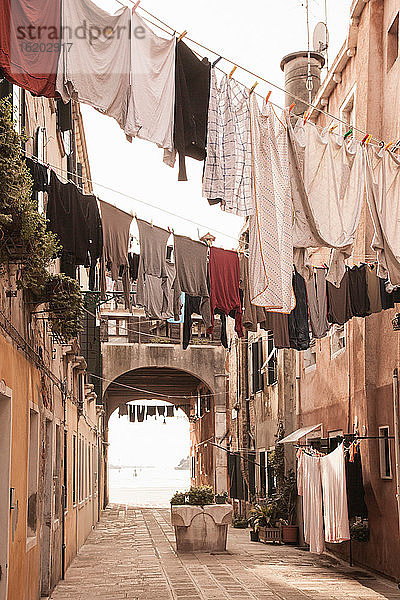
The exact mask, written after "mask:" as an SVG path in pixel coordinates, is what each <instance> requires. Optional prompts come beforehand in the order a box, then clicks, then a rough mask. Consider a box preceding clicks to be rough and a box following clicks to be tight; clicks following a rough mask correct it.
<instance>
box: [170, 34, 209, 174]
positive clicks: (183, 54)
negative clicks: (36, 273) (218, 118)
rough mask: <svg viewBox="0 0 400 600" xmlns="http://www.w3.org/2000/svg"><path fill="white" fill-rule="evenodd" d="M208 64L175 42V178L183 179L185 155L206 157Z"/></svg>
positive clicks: (187, 48)
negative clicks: (177, 167)
mask: <svg viewBox="0 0 400 600" xmlns="http://www.w3.org/2000/svg"><path fill="white" fill-rule="evenodd" d="M210 73H211V64H210V62H209V61H208V59H207V58H203V60H200V59H199V58H197V56H196V55H195V54H194V52H192V50H191V49H190V48H189V47H188V46H186V44H185V42H182V41H180V42H178V43H177V45H176V58H175V125H174V146H175V149H176V150H177V152H178V154H179V175H178V179H179V181H187V175H186V162H185V157H186V156H190V157H191V158H195V159H196V160H204V159H205V157H206V141H207V120H208V101H209V95H210Z"/></svg>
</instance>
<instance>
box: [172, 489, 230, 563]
mask: <svg viewBox="0 0 400 600" xmlns="http://www.w3.org/2000/svg"><path fill="white" fill-rule="evenodd" d="M214 498H215V493H214V490H213V488H212V487H210V486H199V487H191V488H190V490H188V491H187V492H184V493H182V492H176V494H174V496H173V497H172V498H171V523H172V525H173V526H174V529H175V539H176V549H177V551H178V552H223V551H225V550H226V538H227V533H228V525H229V523H231V522H232V513H233V508H232V506H231V505H230V504H226V503H225V504H215V503H214V502H215V500H214Z"/></svg>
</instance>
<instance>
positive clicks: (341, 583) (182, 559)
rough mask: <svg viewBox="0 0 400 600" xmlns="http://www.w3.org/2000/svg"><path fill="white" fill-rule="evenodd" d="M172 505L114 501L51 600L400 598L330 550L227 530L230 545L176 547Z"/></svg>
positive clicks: (391, 587)
mask: <svg viewBox="0 0 400 600" xmlns="http://www.w3.org/2000/svg"><path fill="white" fill-rule="evenodd" d="M169 514H170V513H169V509H164V508H163V509H141V508H134V507H128V506H126V505H116V504H114V505H110V506H109V507H108V508H107V509H106V510H105V511H104V513H103V516H102V519H101V520H100V522H99V524H98V525H97V527H96V528H95V530H94V531H93V532H92V533H91V534H90V536H89V538H88V540H87V542H86V543H85V544H84V546H83V547H82V549H81V551H80V553H79V554H78V556H77V557H76V558H75V559H74V561H73V563H72V565H71V567H70V568H69V570H68V572H67V574H66V578H65V581H61V582H60V583H59V584H58V586H57V587H56V589H55V591H54V592H53V594H52V596H51V600H70V599H71V598H73V599H74V600H92V599H93V600H94V599H96V598H101V599H102V600H120V599H122V598H129V599H130V600H139V599H140V600H153V599H157V600H167V599H168V600H169V599H174V600H176V599H179V600H186V599H189V598H190V599H191V600H200V599H201V600H214V599H215V600H216V599H217V598H218V599H219V600H221V599H223V598H226V599H228V598H230V599H233V598H238V599H240V600H242V599H245V598H252V599H254V600H278V599H280V600H297V599H305V598H310V599H311V598H312V599H313V600H315V599H321V600H344V599H346V600H348V599H351V600H358V599H363V600H372V599H383V598H387V599H389V598H390V599H395V598H400V590H398V589H397V586H396V585H395V584H394V583H391V582H389V581H387V580H383V579H380V578H379V577H376V576H374V575H373V574H371V573H370V572H366V571H363V570H361V569H358V568H350V567H348V566H346V565H343V564H342V563H338V562H337V561H336V560H335V559H333V558H330V557H329V556H327V555H324V556H321V557H317V556H315V555H310V554H308V553H306V552H303V551H301V550H297V549H295V548H292V547H289V546H277V545H267V544H260V543H251V542H250V541H249V531H248V530H243V529H234V528H229V533H228V551H227V552H226V553H221V554H214V555H211V554H180V555H178V554H177V553H176V552H175V540H174V531H173V528H172V526H171V525H170V518H169Z"/></svg>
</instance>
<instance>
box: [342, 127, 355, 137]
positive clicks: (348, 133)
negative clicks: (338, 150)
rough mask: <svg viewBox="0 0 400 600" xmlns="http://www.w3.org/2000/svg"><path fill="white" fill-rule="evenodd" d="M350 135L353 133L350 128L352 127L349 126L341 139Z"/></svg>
mask: <svg viewBox="0 0 400 600" xmlns="http://www.w3.org/2000/svg"><path fill="white" fill-rule="evenodd" d="M350 135H353V128H352V127H350V129H349V130H348V131H347V132H346V133H345V134H344V136H343V139H344V140H347V138H348V137H349V136H350Z"/></svg>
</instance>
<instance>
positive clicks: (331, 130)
mask: <svg viewBox="0 0 400 600" xmlns="http://www.w3.org/2000/svg"><path fill="white" fill-rule="evenodd" d="M336 127H337V123H336V125H332V127H330V128H329V133H333V131H335V129H336Z"/></svg>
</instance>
